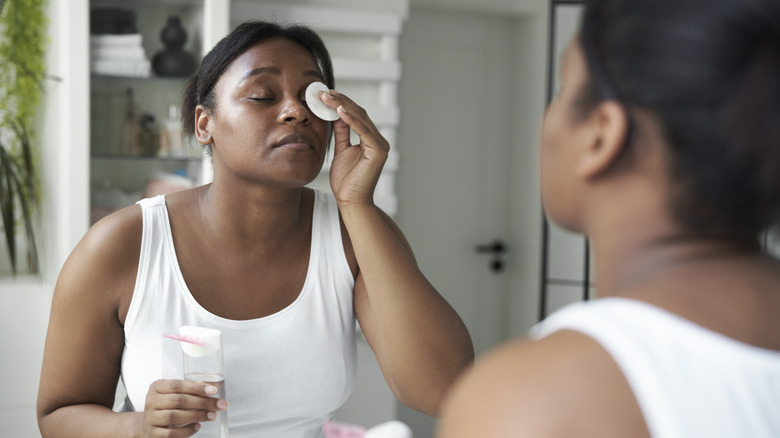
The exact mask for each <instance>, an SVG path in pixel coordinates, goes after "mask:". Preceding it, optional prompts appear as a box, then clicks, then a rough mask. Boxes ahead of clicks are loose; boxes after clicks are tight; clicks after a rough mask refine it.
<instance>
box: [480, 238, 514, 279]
mask: <svg viewBox="0 0 780 438" xmlns="http://www.w3.org/2000/svg"><path fill="white" fill-rule="evenodd" d="M474 251H476V252H477V253H479V254H493V260H492V261H491V262H490V270H491V271H493V272H501V271H503V270H504V261H503V260H502V259H501V254H503V253H505V252H506V251H507V246H506V243H504V242H503V241H502V240H499V239H496V240H494V241H493V242H491V243H488V244H483V245H477V246H476V247H474Z"/></svg>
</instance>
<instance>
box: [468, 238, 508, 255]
mask: <svg viewBox="0 0 780 438" xmlns="http://www.w3.org/2000/svg"><path fill="white" fill-rule="evenodd" d="M474 250H475V251H476V252H478V253H483V254H484V253H486V254H503V253H505V252H506V244H505V243H504V242H502V241H500V240H496V241H494V242H493V243H489V244H487V245H477V246H476V248H474Z"/></svg>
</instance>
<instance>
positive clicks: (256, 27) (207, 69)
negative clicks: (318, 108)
mask: <svg viewBox="0 0 780 438" xmlns="http://www.w3.org/2000/svg"><path fill="white" fill-rule="evenodd" d="M270 38H286V39H288V40H291V41H294V42H296V43H298V44H300V45H301V46H303V47H304V48H305V49H306V50H308V51H309V53H311V55H312V57H314V61H315V62H316V63H317V66H318V67H319V69H320V73H322V77H323V79H324V82H325V84H326V85H327V86H328V87H329V88H334V79H333V64H332V61H331V59H330V53H329V52H328V49H327V48H326V47H325V43H323V41H322V39H321V38H320V37H319V35H317V34H316V33H315V32H314V31H313V30H311V29H310V28H308V27H306V26H301V25H290V26H285V25H281V24H278V23H272V22H268V21H247V22H244V23H242V24H240V25H239V26H238V27H236V28H235V29H234V30H233V31H232V32H230V34H228V35H227V36H226V37H224V38H222V40H220V41H219V43H217V45H216V46H214V48H213V49H211V51H210V52H209V53H208V54H207V55H206V56H205V57H204V58H203V61H201V64H200V68H199V70H198V73H197V74H196V75H195V76H193V77H192V78H190V80H189V81H188V82H187V84H186V85H185V87H184V91H183V95H182V110H181V121H182V132H183V133H184V135H187V136H192V135H194V134H195V108H196V107H197V106H198V105H203V106H204V107H206V108H208V109H209V111H212V112H213V111H214V109H215V107H216V101H215V96H214V91H213V90H214V86H215V85H216V84H217V81H219V78H220V77H221V76H222V74H223V73H224V72H225V70H226V69H227V68H228V66H230V64H231V63H232V62H233V60H234V59H236V58H238V57H239V56H241V55H242V54H243V53H244V52H246V51H247V50H249V49H250V48H252V47H253V46H255V45H256V44H258V43H260V42H262V41H264V40H267V39H270Z"/></svg>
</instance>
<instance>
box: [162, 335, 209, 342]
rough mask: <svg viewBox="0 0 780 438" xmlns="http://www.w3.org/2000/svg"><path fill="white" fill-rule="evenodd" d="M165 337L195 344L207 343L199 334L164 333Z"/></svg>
mask: <svg viewBox="0 0 780 438" xmlns="http://www.w3.org/2000/svg"><path fill="white" fill-rule="evenodd" d="M163 337H164V338H168V339H173V340H174V341H182V342H189V343H190V344H195V345H206V341H205V340H203V339H201V338H199V337H197V336H188V335H176V334H171V333H166V334H164V335H163Z"/></svg>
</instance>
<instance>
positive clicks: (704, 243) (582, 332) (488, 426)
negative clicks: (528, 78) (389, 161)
mask: <svg viewBox="0 0 780 438" xmlns="http://www.w3.org/2000/svg"><path fill="white" fill-rule="evenodd" d="M778 22H780V2H778V1H777V0H755V1H745V2H742V1H733V0H685V1H679V0H630V1H628V0H592V1H588V2H586V9H585V14H584V21H583V26H582V30H581V33H580V34H579V36H578V37H577V38H576V39H575V40H574V41H573V42H572V43H571V45H570V47H569V48H568V50H567V52H566V54H565V56H564V59H563V65H562V69H561V76H562V83H563V85H562V89H561V90H560V93H559V94H558V96H557V97H556V98H555V100H554V101H553V102H552V103H551V105H550V106H549V108H548V109H547V113H546V117H545V123H544V129H543V140H542V150H541V155H542V186H543V193H542V195H543V199H544V205H545V209H546V211H547V213H548V214H549V215H550V217H551V218H552V219H553V220H555V221H556V222H558V223H559V224H561V225H563V226H566V227H567V228H570V229H572V230H576V231H580V232H582V233H584V234H586V235H587V236H588V237H589V238H590V241H591V243H592V250H593V254H594V257H595V261H596V264H595V267H596V275H595V278H596V289H597V292H598V295H599V297H600V298H599V299H596V300H593V301H592V302H588V303H581V304H575V305H573V306H570V307H568V308H565V309H563V310H561V311H559V312H556V313H555V314H553V315H551V316H550V317H549V318H547V319H546V320H545V321H544V322H542V323H541V324H540V325H539V326H537V327H536V328H535V329H534V330H533V331H532V339H531V340H523V341H519V342H514V343H511V344H508V345H505V346H503V347H501V348H499V349H498V350H497V351H495V352H493V353H491V354H490V355H489V356H488V357H486V358H485V359H484V360H481V361H478V362H477V365H476V366H475V368H474V370H473V371H472V372H471V373H469V374H468V377H465V378H464V379H463V380H462V381H461V382H460V383H459V384H458V385H457V386H456V389H455V390H454V391H453V396H452V398H451V399H449V401H448V402H447V403H445V412H444V420H443V421H442V424H441V427H440V436H442V437H461V436H463V437H473V436H490V437H510V436H511V437H516V436H526V437H559V436H560V437H563V436H599V437H610V436H615V437H656V438H657V437H694V436H695V437H748V436H749V437H777V436H780V415H778V413H780V317H778V315H780V265H779V264H778V261H777V260H774V259H772V258H770V257H768V256H766V255H764V254H762V251H761V249H760V246H759V244H758V242H759V239H758V238H759V235H760V232H761V230H763V229H765V228H766V227H767V226H769V225H770V224H772V223H773V222H775V221H777V219H778V216H779V215H780V214H779V213H780V81H779V80H778V78H780V28H778V25H777V23H778Z"/></svg>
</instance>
